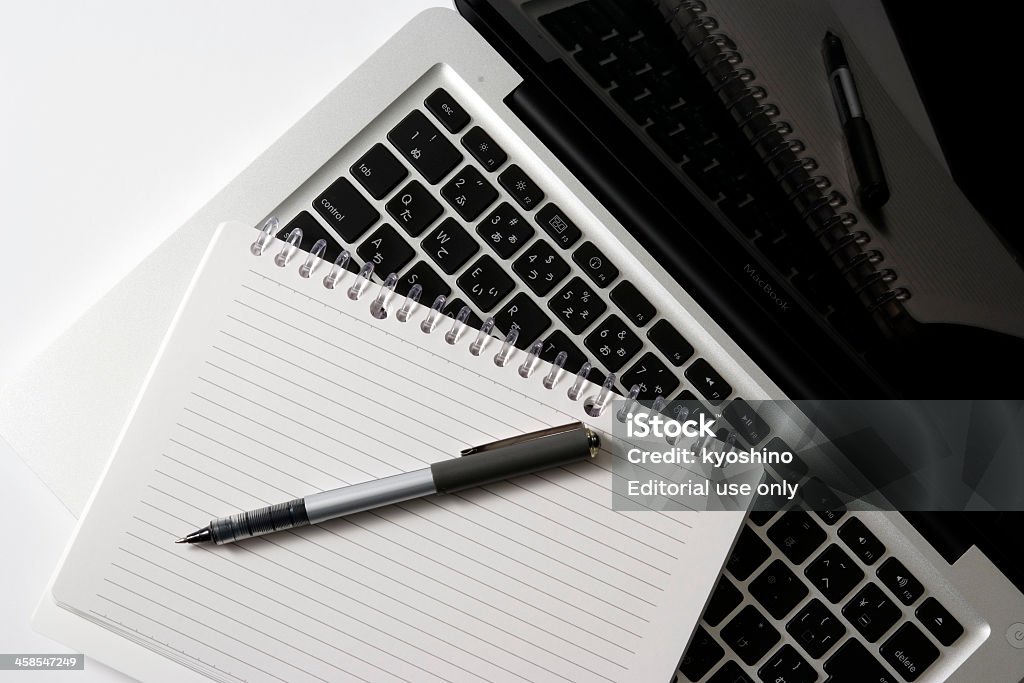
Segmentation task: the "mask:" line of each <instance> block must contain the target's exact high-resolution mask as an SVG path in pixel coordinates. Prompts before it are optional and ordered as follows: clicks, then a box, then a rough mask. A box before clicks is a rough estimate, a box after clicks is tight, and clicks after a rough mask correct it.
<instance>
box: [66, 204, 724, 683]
mask: <svg viewBox="0 0 1024 683" xmlns="http://www.w3.org/2000/svg"><path fill="white" fill-rule="evenodd" d="M255 234H256V233H255V231H253V230H251V229H247V228H244V227H242V226H239V225H230V224H229V225H227V226H224V227H223V228H222V229H221V230H220V231H218V235H217V237H216V238H215V240H214V245H213V246H212V247H211V249H210V251H209V252H208V254H207V256H206V259H205V261H204V265H203V266H202V267H201V269H200V273H199V274H198V275H197V277H196V280H195V281H194V282H193V284H192V287H191V289H190V292H189V295H188V297H187V298H186V302H185V303H184V304H183V306H182V309H181V311H180V312H179V314H178V318H177V319H176V322H175V325H174V327H173V328H172V331H171V332H170V334H169V336H168V338H167V340H166V341H165V343H164V346H163V348H162V350H161V352H160V355H159V357H158V360H157V361H156V364H155V367H154V370H153V371H152V372H151V375H150V377H149V379H148V380H147V383H146V387H145V389H144V390H143V394H142V396H141V398H140V399H139V402H138V404H137V406H136V408H135V410H134V413H133V415H132V416H131V418H130V420H129V424H128V426H127V428H126V430H125V432H124V434H123V436H122V438H121V440H120V443H119V446H118V448H117V452H116V454H115V456H114V458H113V460H112V461H111V463H110V465H109V468H108V471H107V473H106V475H105V477H104V480H103V482H102V484H101V485H100V488H99V489H98V491H97V493H96V494H95V495H94V498H93V501H92V502H91V503H90V507H89V508H88V510H87V512H86V516H85V518H84V521H83V523H82V526H81V528H80V530H79V532H78V535H77V537H76V539H75V541H74V542H73V545H72V547H71V548H70V550H69V552H68V554H67V556H66V559H65V563H64V565H63V568H62V569H61V571H60V573H59V575H58V577H57V579H56V581H55V583H54V588H53V594H54V598H55V599H56V601H57V602H58V604H60V605H61V606H63V607H65V608H67V609H70V610H73V611H74V612H75V613H76V614H79V615H81V616H83V617H85V618H87V619H90V620H92V621H95V622H97V623H100V624H101V625H103V626H105V627H107V628H110V629H113V630H115V631H117V632H118V633H121V634H123V635H124V636H125V637H128V638H131V639H132V640H134V641H136V642H140V643H142V644H144V645H146V646H147V647H150V648H152V649H155V650H157V651H158V652H160V653H162V654H163V655H165V656H166V657H168V658H170V659H172V660H175V661H177V662H178V663H180V664H182V665H183V666H185V667H187V668H188V669H191V670H192V671H194V672H198V673H200V674H205V675H207V676H209V677H211V678H214V679H217V680H223V681H255V680H280V681H289V682H291V681H317V680H319V681H339V680H366V681H465V680H489V681H505V680H530V681H636V680H644V681H658V680H665V681H667V680H670V679H671V678H672V675H673V673H674V671H675V667H676V665H677V663H678V660H679V657H680V656H681V653H682V651H683V649H684V647H685V645H686V643H687V641H688V638H689V636H690V633H691V631H692V629H693V628H694V626H695V624H696V622H697V620H698V618H699V614H700V611H701V610H702V608H703V606H704V604H705V602H706V599H707V596H708V595H710V592H711V590H712V588H713V586H714V582H715V579H716V577H717V574H718V571H719V569H720V568H721V566H722V564H723V562H724V560H725V557H726V554H727V552H728V550H729V548H730V546H731V544H732V541H733V538H734V536H735V533H736V531H737V529H738V527H739V524H740V523H741V515H740V514H738V513H694V512H682V513H663V512H635V513H619V512H615V511H613V510H612V508H611V502H612V501H611V487H610V477H611V472H610V459H611V457H613V456H612V455H611V454H609V453H607V452H605V453H603V454H602V456H601V457H599V458H598V459H597V460H596V461H594V462H582V463H580V464H578V465H577V466H574V467H570V468H566V469H557V470H551V471H547V472H541V473H538V474H535V475H529V476H526V477H522V478H519V479H516V480H513V481H508V482H502V483H498V484H494V485H490V486H485V487H482V488H479V489H472V490H468V491H465V492H462V493H459V494H456V495H449V496H437V497H432V498H427V499H421V500H416V501H411V502H408V503H404V504H401V505H395V506H391V507H387V508H382V509H379V510H376V511H372V512H367V513H363V514H360V515H356V516H353V517H349V518H346V519H342V520H335V521H333V522H330V523H327V524H323V525H321V526H319V527H307V528H304V529H300V530H295V531H291V532H283V533H279V534H275V535H271V536H267V537H263V538H260V539H253V540H250V541H246V542H243V543H239V544H236V545H229V546H219V547H216V546H211V547H199V546H184V545H176V544H174V543H173V540H174V539H175V538H177V537H180V536H182V535H183V534H184V533H186V532H189V531H191V530H193V529H195V528H197V527H200V526H203V525H205V524H206V523H207V522H208V521H209V520H210V519H211V518H212V517H216V516H220V515H224V514H228V513H232V512H235V511H239V510H243V509H247V508H253V507H258V506H263V505H267V504H270V503H276V502H282V501H285V500H288V499H291V498H295V497H301V496H303V495H307V494H309V493H313V492H316V491H319V490H324V489H330V488H334V487H338V486H342V485H344V484H350V483H354V482H358V481H363V480H366V479H372V478H376V477H383V476H387V475H391V474H395V473H398V472H403V471H407V470H412V469H417V468H421V467H424V466H426V465H427V464H428V463H430V462H434V461H437V460H441V459H444V458H448V457H452V456H453V455H455V454H457V452H458V451H459V450H460V449H462V448H465V447H467V446H470V445H476V444H479V443H484V442H488V441H492V440H495V439H498V438H504V437H508V436H511V435H514V434H517V433H520V432H523V431H529V430H536V429H540V428H543V427H545V426H549V425H557V424H563V423H566V422H570V421H573V420H579V419H583V418H585V417H586V416H585V415H584V413H583V410H582V405H581V402H574V401H570V400H569V399H568V398H567V396H566V389H567V387H568V384H569V382H570V381H571V378H570V377H566V378H564V379H563V380H562V381H561V383H560V384H559V385H558V386H557V387H556V388H555V389H553V390H547V389H545V388H544V387H543V386H542V384H541V381H540V379H541V377H542V375H543V373H544V371H545V370H546V366H545V365H543V364H542V367H541V369H540V370H539V371H538V372H537V373H536V374H534V376H533V377H531V378H530V379H523V378H521V377H520V376H519V374H518V373H517V372H516V369H515V365H516V364H517V363H516V360H515V359H513V364H512V365H510V366H508V367H504V368H499V367H497V366H496V365H495V364H494V362H493V360H492V359H493V355H494V352H495V351H496V350H497V344H498V342H497V340H494V341H493V342H492V344H491V346H490V347H488V348H487V349H486V350H485V352H484V353H483V354H482V356H480V357H474V356H472V355H471V354H470V353H469V351H468V348H467V347H468V345H469V341H470V338H471V335H470V334H466V335H464V337H463V339H462V340H461V341H460V342H459V344H457V345H455V346H452V345H449V344H447V343H446V342H445V340H444V338H443V337H444V331H445V330H446V329H447V325H445V326H443V327H442V328H441V329H439V330H437V331H435V332H434V333H433V334H430V335H427V334H424V333H423V332H422V331H421V330H420V329H419V320H420V319H421V318H422V316H423V313H424V311H423V310H422V309H421V310H420V311H419V312H418V313H417V314H415V315H414V316H413V320H412V321H411V322H409V323H400V322H398V321H397V320H395V319H394V317H393V316H392V317H391V318H389V319H387V320H384V321H378V320H375V319H373V318H372V317H370V316H369V313H368V305H369V300H370V298H372V296H373V294H374V293H375V292H374V291H373V290H374V289H376V288H373V289H371V290H370V291H369V292H368V293H367V294H365V295H364V297H363V299H362V300H361V301H355V302H354V301H350V300H349V299H348V297H347V296H346V295H345V289H347V286H348V284H350V283H351V277H352V276H351V275H349V276H348V278H349V280H348V281H346V282H344V287H342V288H340V289H337V290H334V291H330V290H326V289H325V288H324V287H323V285H322V284H321V278H322V277H323V274H324V272H323V270H324V269H323V268H322V269H321V271H320V272H319V273H314V276H313V278H311V279H304V278H301V277H300V276H299V275H298V272H297V269H298V263H297V261H301V258H302V257H304V256H305V255H304V254H301V253H300V254H299V256H297V257H296V259H294V260H293V262H292V263H291V264H290V265H289V266H288V267H287V268H279V267H277V266H276V265H274V263H273V254H276V252H277V250H278V249H279V246H280V243H278V242H275V243H274V244H273V245H272V248H271V249H270V250H268V253H266V254H264V255H263V256H262V257H254V256H252V255H251V254H250V253H249V251H248V247H249V244H250V243H251V242H252V240H253V238H254V236H255ZM445 321H447V319H445ZM474 334H475V333H474ZM519 361H521V356H520V357H519ZM594 391H596V388H595V389H594V390H593V391H590V392H586V393H589V394H593V393H594ZM610 419H611V418H610V417H609V416H605V417H604V418H599V419H598V420H597V423H596V424H595V426H596V427H598V428H601V427H602V424H601V421H602V420H604V421H605V423H606V425H605V426H607V425H608V424H610V422H608V420H610ZM589 421H590V422H592V423H593V422H594V421H593V420H589ZM610 441H611V440H610V439H605V442H606V444H607V443H610ZM109 663H110V664H112V665H114V666H115V667H116V666H117V662H116V661H111V662H109ZM175 671H176V672H177V674H175ZM175 671H172V672H171V675H167V677H168V678H171V677H176V676H178V675H181V674H182V673H188V672H185V671H184V670H182V669H177V668H176V667H175ZM154 675H157V676H160V675H162V674H161V673H160V672H154Z"/></svg>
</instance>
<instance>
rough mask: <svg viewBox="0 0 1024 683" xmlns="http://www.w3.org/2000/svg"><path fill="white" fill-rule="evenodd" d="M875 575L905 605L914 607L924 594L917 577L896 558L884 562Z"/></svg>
mask: <svg viewBox="0 0 1024 683" xmlns="http://www.w3.org/2000/svg"><path fill="white" fill-rule="evenodd" d="M875 574H877V575H878V579H879V580H880V581H881V582H882V584H883V585H884V586H885V587H886V588H888V589H889V590H890V591H892V594H893V595H895V596H896V597H897V598H898V599H899V601H900V602H902V603H903V604H904V605H913V604H914V603H915V602H916V601H917V599H918V598H919V597H921V594H922V593H924V586H922V585H921V582H920V581H918V580H917V577H915V576H914V575H913V574H911V573H910V572H909V571H907V568H906V567H904V566H903V563H902V562H900V561H899V560H897V559H896V558H895V557H890V558H889V559H888V560H886V561H885V562H883V563H882V566H881V567H879V568H878V569H877V570H876V571H875Z"/></svg>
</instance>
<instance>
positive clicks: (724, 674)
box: [707, 661, 754, 683]
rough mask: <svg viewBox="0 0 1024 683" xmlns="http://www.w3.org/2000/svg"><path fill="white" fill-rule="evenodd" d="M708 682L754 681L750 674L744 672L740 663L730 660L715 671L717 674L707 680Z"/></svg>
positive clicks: (749, 682) (743, 682)
mask: <svg viewBox="0 0 1024 683" xmlns="http://www.w3.org/2000/svg"><path fill="white" fill-rule="evenodd" d="M707 683H754V681H753V680H751V678H750V676H748V675H747V674H745V673H743V669H741V668H740V665H739V664H737V663H736V662H733V661H728V662H726V663H725V664H723V665H722V668H721V669H719V670H718V671H716V672H715V675H714V676H712V677H711V678H709V679H708V680H707Z"/></svg>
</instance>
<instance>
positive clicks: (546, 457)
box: [430, 425, 593, 493]
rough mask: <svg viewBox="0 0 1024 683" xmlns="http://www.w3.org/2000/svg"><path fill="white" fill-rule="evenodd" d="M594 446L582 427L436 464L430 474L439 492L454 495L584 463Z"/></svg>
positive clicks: (431, 467) (431, 468)
mask: <svg viewBox="0 0 1024 683" xmlns="http://www.w3.org/2000/svg"><path fill="white" fill-rule="evenodd" d="M592 445H593V442H592V440H591V436H590V433H589V432H588V431H587V429H586V427H584V426H583V425H580V426H579V427H576V428H574V429H571V430H568V431H561V432H556V433H553V434H548V435H545V436H541V437H539V438H536V439H530V440H527V441H520V442H511V443H508V444H507V445H504V446H500V447H498V448H489V449H488V450H484V451H481V452H479V453H473V454H471V455H464V456H462V457H461V458H452V459H451V460H443V461H441V462H435V463H434V464H432V465H431V466H430V471H431V474H432V475H433V478H434V485H435V486H436V487H437V492H438V493H454V492H456V491H461V490H463V489H467V488H472V487H474V486H485V485H487V484H491V483H493V482H496V481H500V480H502V479H509V478H511V477H517V476H520V475H523V474H529V473H531V472H537V471H539V470H543V469H549V468H551V467H558V466H560V465H567V464H569V463H572V462H575V461H577V460H582V459H583V458H586V457H589V456H590V449H591V446H592Z"/></svg>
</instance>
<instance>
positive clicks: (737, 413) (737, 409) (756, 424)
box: [722, 398, 768, 447]
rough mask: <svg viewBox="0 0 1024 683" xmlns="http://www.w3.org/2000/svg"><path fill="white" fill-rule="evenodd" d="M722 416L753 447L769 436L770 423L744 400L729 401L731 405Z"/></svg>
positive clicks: (724, 410)
mask: <svg viewBox="0 0 1024 683" xmlns="http://www.w3.org/2000/svg"><path fill="white" fill-rule="evenodd" d="M722 415H723V416H724V417H725V419H726V420H728V421H729V424H731V425H732V426H733V428H734V429H735V430H736V432H737V433H738V434H739V435H740V437H742V439H743V440H744V441H746V442H747V445H749V446H751V447H753V446H756V445H757V444H759V443H761V441H763V440H764V439H765V437H767V436H768V423H767V422H765V421H764V420H763V419H762V418H761V416H760V415H758V414H757V411H755V410H754V409H753V408H752V407H751V406H750V404H749V403H747V402H746V401H744V400H743V399H742V398H737V399H734V400H732V401H729V405H727V406H726V407H725V408H724V409H723V410H722Z"/></svg>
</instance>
